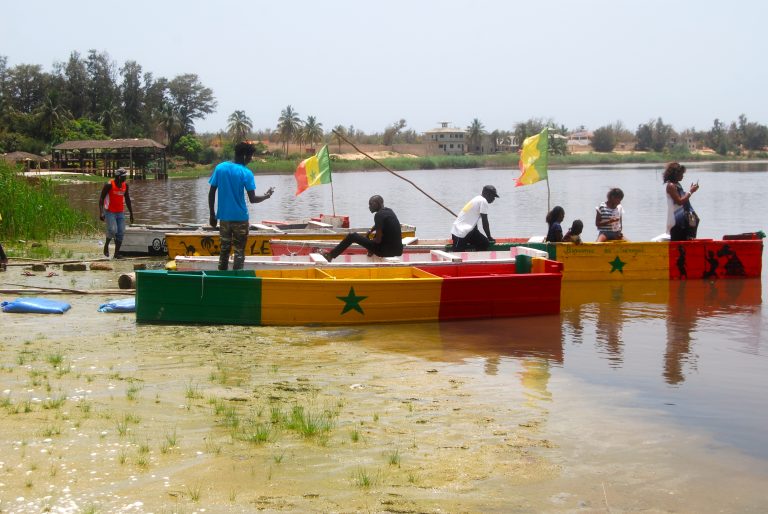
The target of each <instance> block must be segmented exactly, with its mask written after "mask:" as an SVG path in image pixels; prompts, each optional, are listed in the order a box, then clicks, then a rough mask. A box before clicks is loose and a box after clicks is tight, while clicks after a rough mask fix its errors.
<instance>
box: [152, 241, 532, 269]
mask: <svg viewBox="0 0 768 514" xmlns="http://www.w3.org/2000/svg"><path fill="white" fill-rule="evenodd" d="M519 256H527V257H529V258H533V257H538V258H540V259H546V258H547V253H546V252H543V251H541V250H534V249H532V248H527V247H525V246H515V247H511V248H507V249H506V250H499V251H495V250H494V251H488V252H445V251H443V250H432V251H429V252H411V253H404V254H403V255H401V256H400V257H377V256H375V255H374V256H368V255H367V254H360V253H354V254H342V255H340V256H339V257H337V258H336V259H334V260H333V261H332V262H328V261H327V260H326V259H325V257H323V256H322V255H320V254H318V253H310V254H308V255H253V256H248V257H246V258H245V262H244V263H243V269H278V268H302V267H303V268H306V267H315V266H316V267H319V268H355V267H357V268H359V267H371V266H379V267H382V266H420V267H423V266H442V265H446V264H457V263H473V264H492V263H496V264H501V263H519V262H520V261H521V260H520V259H518V257H519ZM229 260H230V263H231V262H232V257H230V259H229ZM174 263H175V267H169V268H170V269H176V270H177V271H202V270H215V269H218V265H219V258H218V257H214V256H202V255H201V256H190V257H187V256H184V255H180V256H177V257H176V259H175V261H174ZM518 265H519V264H518ZM167 267H168V266H167ZM230 268H231V265H230Z"/></svg>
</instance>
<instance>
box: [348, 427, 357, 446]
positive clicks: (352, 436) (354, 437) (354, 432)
mask: <svg viewBox="0 0 768 514" xmlns="http://www.w3.org/2000/svg"><path fill="white" fill-rule="evenodd" d="M349 438H350V439H351V440H352V442H353V443H356V442H358V441H360V432H358V431H357V430H356V429H355V430H351V431H350V432H349Z"/></svg>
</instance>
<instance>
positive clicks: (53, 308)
mask: <svg viewBox="0 0 768 514" xmlns="http://www.w3.org/2000/svg"><path fill="white" fill-rule="evenodd" d="M0 306H2V308H3V312H16V313H27V312H32V313H36V314H64V313H65V312H67V311H68V310H69V309H70V307H71V305H69V304H68V303H67V302H59V301H57V300H49V299H47V298H17V299H15V300H14V301H12V302H2V303H0Z"/></svg>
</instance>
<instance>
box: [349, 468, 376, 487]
mask: <svg viewBox="0 0 768 514" xmlns="http://www.w3.org/2000/svg"><path fill="white" fill-rule="evenodd" d="M352 480H353V481H354V483H355V485H356V486H357V487H362V488H369V487H371V486H373V485H375V484H376V480H377V476H374V475H371V474H370V473H369V472H368V470H367V469H365V468H363V467H358V468H357V469H356V470H355V472H354V473H353V475H352Z"/></svg>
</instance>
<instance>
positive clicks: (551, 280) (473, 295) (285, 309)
mask: <svg viewBox="0 0 768 514" xmlns="http://www.w3.org/2000/svg"><path fill="white" fill-rule="evenodd" d="M533 268H534V269H533V272H532V273H518V272H517V271H518V270H517V268H516V266H515V264H512V263H505V264H455V265H447V266H435V267H432V268H427V269H428V271H427V269H421V268H419V267H415V266H392V267H383V268H380V267H368V268H323V269H320V268H300V269H277V270H241V271H188V272H173V271H165V270H148V271H137V273H136V320H137V321H138V322H144V323H207V324H214V323H228V324H246V325H314V324H322V325H326V324H330V325H348V324H361V323H391V322H409V321H431V320H434V321H443V320H460V319H472V318H499V317H515V316H533V315H540V314H555V313H558V312H559V311H560V285H561V279H562V274H561V273H559V272H550V271H549V270H556V269H558V268H559V265H558V264H557V263H554V262H552V261H547V260H545V259H533Z"/></svg>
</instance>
